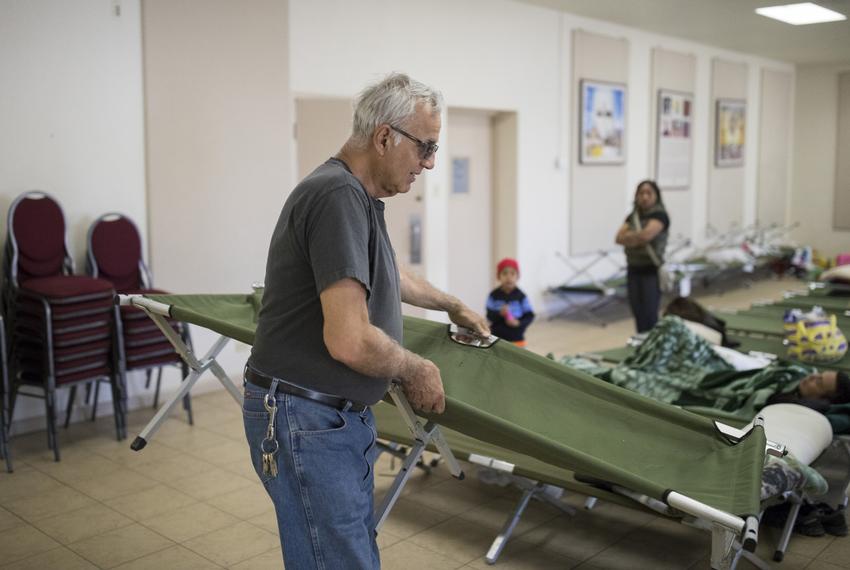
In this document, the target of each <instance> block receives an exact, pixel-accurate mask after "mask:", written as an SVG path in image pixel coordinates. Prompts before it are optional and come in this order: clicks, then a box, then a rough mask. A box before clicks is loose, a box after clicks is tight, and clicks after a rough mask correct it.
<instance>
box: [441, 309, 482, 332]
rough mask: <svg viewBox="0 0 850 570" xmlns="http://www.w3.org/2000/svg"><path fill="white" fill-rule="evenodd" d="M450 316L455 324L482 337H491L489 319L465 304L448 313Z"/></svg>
mask: <svg viewBox="0 0 850 570" xmlns="http://www.w3.org/2000/svg"><path fill="white" fill-rule="evenodd" d="M448 314H449V319H451V321H452V322H453V323H454V324H456V325H458V326H460V327H466V328H468V329H470V330H473V331H475V332H476V333H478V334H480V335H481V336H490V326H489V325H488V324H487V319H485V318H484V317H483V316H481V315H479V314H478V313H476V312H475V311H473V310H472V309H470V308H469V307H467V306H466V305H464V304H463V303H460V304H459V305H458V307H457V308H455V309H453V310H451V311H448Z"/></svg>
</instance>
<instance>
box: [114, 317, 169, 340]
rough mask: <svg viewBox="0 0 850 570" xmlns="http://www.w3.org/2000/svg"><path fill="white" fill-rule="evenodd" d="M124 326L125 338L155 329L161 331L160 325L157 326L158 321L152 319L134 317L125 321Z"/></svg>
mask: <svg viewBox="0 0 850 570" xmlns="http://www.w3.org/2000/svg"><path fill="white" fill-rule="evenodd" d="M123 327H124V338H125V339H126V338H129V337H130V336H135V335H137V334H146V333H151V332H153V331H159V327H157V326H156V323H155V322H153V321H152V320H150V319H147V320H144V321H143V320H138V319H133V320H131V321H123ZM160 334H162V333H160Z"/></svg>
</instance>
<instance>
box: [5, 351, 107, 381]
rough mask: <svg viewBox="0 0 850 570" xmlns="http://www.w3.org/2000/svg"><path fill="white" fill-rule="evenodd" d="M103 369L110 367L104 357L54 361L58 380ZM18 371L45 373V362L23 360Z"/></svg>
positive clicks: (19, 363)
mask: <svg viewBox="0 0 850 570" xmlns="http://www.w3.org/2000/svg"><path fill="white" fill-rule="evenodd" d="M103 367H107V368H108V367H109V359H108V358H104V357H103V356H92V357H89V358H80V359H77V360H71V361H67V362H55V361H54V363H53V370H54V372H55V374H56V378H57V379H58V378H61V377H63V376H67V375H69V374H76V373H77V372H82V371H84V370H91V369H94V368H103ZM18 369H19V370H21V371H23V372H31V373H33V374H44V373H45V370H44V366H43V362H42V360H40V359H36V360H30V359H27V358H21V360H20V361H19V362H18Z"/></svg>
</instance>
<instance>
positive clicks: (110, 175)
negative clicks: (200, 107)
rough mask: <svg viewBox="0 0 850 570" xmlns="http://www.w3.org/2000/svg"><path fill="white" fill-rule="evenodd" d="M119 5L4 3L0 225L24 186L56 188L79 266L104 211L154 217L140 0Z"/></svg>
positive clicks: (0, 18)
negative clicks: (148, 202) (148, 195)
mask: <svg viewBox="0 0 850 570" xmlns="http://www.w3.org/2000/svg"><path fill="white" fill-rule="evenodd" d="M114 5H115V2H113V0H90V1H87V2H81V3H77V2H66V1H65V0H32V1H28V2H0V78H2V81H0V85H2V87H0V90H2V95H0V206H2V221H0V228H2V231H3V232H4V233H5V228H6V211H7V210H8V206H9V204H10V203H11V201H12V200H14V199H15V198H16V197H17V196H18V195H19V194H21V193H23V192H25V191H27V190H33V189H38V190H43V191H45V192H48V193H50V194H51V195H53V197H54V198H56V199H57V200H58V201H59V203H60V204H61V206H62V208H63V209H64V211H65V223H66V225H67V227H68V235H69V245H70V248H71V253H72V255H73V257H74V258H75V260H76V263H77V268H78V270H79V271H82V270H84V268H85V264H84V263H83V260H84V258H85V250H86V243H85V238H86V233H87V231H88V227H89V225H90V224H91V223H92V222H93V221H94V219H95V218H97V217H98V216H100V215H101V214H105V213H107V212H110V211H118V212H122V213H124V214H126V215H128V216H130V217H132V218H133V219H134V220H135V221H136V222H137V223H138V225H139V226H140V229H141V230H142V231H143V232H144V231H145V225H146V212H145V170H144V168H145V166H144V139H143V136H144V135H143V128H144V123H143V115H142V109H143V103H142V61H141V35H140V31H139V4H138V2H137V1H132V0H125V1H123V2H121V3H120V7H121V11H120V14H119V15H116V14H115V12H114Z"/></svg>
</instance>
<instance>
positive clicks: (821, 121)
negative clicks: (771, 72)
mask: <svg viewBox="0 0 850 570" xmlns="http://www.w3.org/2000/svg"><path fill="white" fill-rule="evenodd" d="M846 71H850V65H805V66H798V67H797V70H796V87H795V101H794V135H795V137H794V155H793V160H794V173H793V177H792V186H791V212H790V218H791V220H792V221H796V222H799V224H800V225H799V227H797V228H796V229H795V230H794V233H793V236H794V238H795V239H796V240H797V241H798V242H800V243H802V244H807V245H811V246H813V247H814V248H815V249H817V250H819V251H820V252H821V253H822V254H824V255H829V256H834V255H835V254H837V253H840V252H845V251H848V250H850V231H844V230H835V229H833V226H832V214H833V208H834V201H833V198H834V193H835V173H836V159H837V157H836V140H837V130H836V126H837V123H838V74H839V73H841V72H846ZM848 159H850V158H848V157H844V158H843V159H842V160H848Z"/></svg>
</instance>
